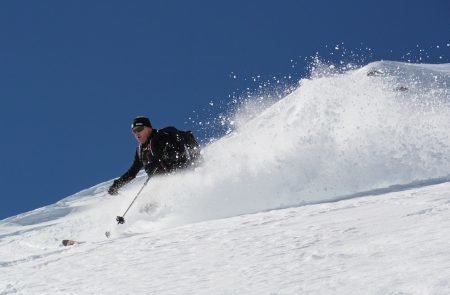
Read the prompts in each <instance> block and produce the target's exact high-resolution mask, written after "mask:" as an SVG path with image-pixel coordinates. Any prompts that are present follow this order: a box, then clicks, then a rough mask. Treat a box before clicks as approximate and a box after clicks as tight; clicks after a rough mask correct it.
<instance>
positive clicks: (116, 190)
mask: <svg viewBox="0 0 450 295" xmlns="http://www.w3.org/2000/svg"><path fill="white" fill-rule="evenodd" d="M108 194H110V195H111V196H116V195H118V194H119V182H118V181H117V179H116V180H114V182H113V184H112V185H111V186H110V187H109V189H108Z"/></svg>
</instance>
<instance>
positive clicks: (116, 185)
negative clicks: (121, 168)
mask: <svg viewBox="0 0 450 295" xmlns="http://www.w3.org/2000/svg"><path fill="white" fill-rule="evenodd" d="M141 168H142V162H141V160H140V159H139V155H138V152H137V151H136V153H135V155H134V161H133V164H132V165H131V167H130V168H129V169H128V170H127V172H125V173H124V174H123V175H122V176H120V177H119V178H118V179H116V180H114V182H113V184H112V185H111V186H110V187H109V189H108V193H109V194H110V195H117V193H118V191H119V189H120V188H121V187H122V186H124V185H125V184H127V183H128V182H130V181H131V180H133V179H134V178H135V177H136V175H137V174H138V173H139V170H141Z"/></svg>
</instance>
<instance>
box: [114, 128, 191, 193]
mask: <svg viewBox="0 0 450 295" xmlns="http://www.w3.org/2000/svg"><path fill="white" fill-rule="evenodd" d="M176 132H177V129H176V128H174V127H166V128H164V129H161V130H157V129H153V132H152V134H151V135H150V137H149V138H148V139H147V141H146V142H145V143H143V144H140V145H139V146H138V147H137V149H136V152H135V155H134V161H133V164H132V165H131V167H130V168H129V169H128V170H127V171H126V172H125V173H124V174H123V175H122V176H121V177H119V178H118V179H116V180H114V183H113V185H112V186H111V188H112V189H113V190H115V191H117V190H118V189H119V188H120V187H122V186H123V185H125V184H126V183H128V182H130V181H131V180H133V179H134V178H135V177H136V175H137V174H138V173H139V171H140V170H141V169H142V168H144V169H145V171H146V172H147V174H148V175H149V176H151V175H154V174H164V173H170V172H173V171H175V170H177V169H179V168H184V167H186V166H188V165H190V164H191V163H193V161H194V160H195V157H192V155H193V153H190V151H189V150H187V149H186V147H185V146H184V145H182V144H180V143H179V142H178V141H177V138H176V137H175V136H174V134H175V133H176ZM196 155H197V154H195V156H196Z"/></svg>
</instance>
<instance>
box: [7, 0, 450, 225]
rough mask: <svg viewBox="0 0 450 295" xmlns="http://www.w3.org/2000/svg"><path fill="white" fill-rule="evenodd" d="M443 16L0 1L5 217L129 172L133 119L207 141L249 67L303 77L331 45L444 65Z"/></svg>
mask: <svg viewBox="0 0 450 295" xmlns="http://www.w3.org/2000/svg"><path fill="white" fill-rule="evenodd" d="M360 2H361V3H360ZM363 2H364V3H363ZM449 13H450V2H449V1H447V0H440V1H439V0H431V1H384V0H383V1H308V2H307V1H283V0H280V1H234V0H232V1H220V2H219V1H116V0H111V1H45V0H44V1H2V2H0V99H1V102H0V106H1V107H0V131H1V135H2V140H1V142H0V151H1V152H0V180H1V187H0V189H1V195H2V198H1V200H2V204H1V206H0V219H3V218H6V217H9V216H12V215H15V214H18V213H21V212H25V211H28V210H32V209H35V208H38V207H41V206H44V205H47V204H51V203H54V202H56V201H58V200H60V199H62V198H64V197H66V196H69V195H71V194H73V193H75V192H78V191H80V190H82V189H84V188H87V187H90V186H93V185H95V184H97V183H99V182H102V181H106V180H109V179H112V178H114V177H117V176H119V175H120V174H122V173H123V172H124V171H125V170H126V169H127V168H128V166H129V165H130V164H131V161H132V158H133V155H134V149H135V146H136V142H135V140H134V138H133V137H132V135H131V133H130V130H129V127H130V122H131V120H132V118H133V117H134V116H136V115H147V116H149V117H150V118H151V120H152V122H153V125H154V126H155V127H163V126H167V125H174V126H177V127H179V128H180V129H192V130H193V131H194V133H197V134H198V135H199V137H200V138H201V139H205V137H206V136H207V135H206V132H205V131H204V130H200V129H199V126H198V125H196V124H194V123H193V122H192V120H189V117H192V115H193V114H194V113H193V112H195V116H196V118H197V119H199V120H202V119H206V118H210V117H214V115H216V114H217V113H218V112H220V111H221V110H219V108H215V107H211V106H210V105H209V103H210V102H211V101H213V102H219V101H220V102H225V103H226V101H227V100H228V99H229V96H230V95H231V96H233V95H234V96H239V93H242V92H243V90H242V89H246V88H247V87H248V88H250V89H256V88H257V87H256V86H255V83H254V82H252V81H251V79H250V77H254V76H258V75H259V76H260V77H261V81H264V80H269V79H271V77H273V76H277V77H283V76H287V75H291V77H292V80H293V81H296V80H298V79H299V78H300V77H301V76H303V75H305V73H306V70H305V66H306V63H305V58H307V57H310V56H312V55H314V54H315V53H316V52H319V53H320V54H321V55H323V56H327V57H328V58H331V59H333V58H334V59H339V56H338V55H336V54H334V55H333V54H331V53H333V52H334V49H333V48H334V46H335V45H337V44H340V45H341V47H342V43H343V44H344V46H345V48H347V49H349V50H360V49H364V48H370V49H371V50H370V51H368V50H366V49H364V50H362V51H361V52H362V56H363V59H364V60H365V61H367V62H370V61H374V60H380V59H389V60H403V61H406V60H408V59H411V60H412V61H418V59H419V58H420V57H422V61H423V62H429V63H443V62H447V63H448V62H450V56H449V52H450V50H449V48H448V46H447V44H448V43H450V34H449V29H448V28H450V15H449ZM438 46H439V47H438ZM408 53H410V54H409V55H408ZM234 75H236V78H234Z"/></svg>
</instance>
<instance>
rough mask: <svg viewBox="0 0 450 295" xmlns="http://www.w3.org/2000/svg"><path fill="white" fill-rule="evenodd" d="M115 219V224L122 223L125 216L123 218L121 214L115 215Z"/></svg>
mask: <svg viewBox="0 0 450 295" xmlns="http://www.w3.org/2000/svg"><path fill="white" fill-rule="evenodd" d="M116 221H117V224H124V223H125V218H123V217H122V216H117V218H116Z"/></svg>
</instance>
